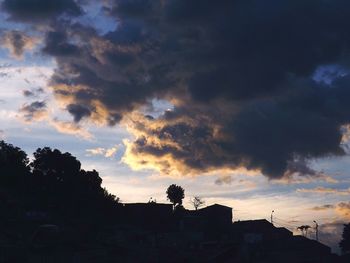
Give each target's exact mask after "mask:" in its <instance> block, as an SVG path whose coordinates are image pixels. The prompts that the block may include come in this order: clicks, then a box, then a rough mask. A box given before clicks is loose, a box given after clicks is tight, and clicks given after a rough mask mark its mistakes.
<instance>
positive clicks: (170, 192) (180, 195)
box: [166, 184, 185, 208]
mask: <svg viewBox="0 0 350 263" xmlns="http://www.w3.org/2000/svg"><path fill="white" fill-rule="evenodd" d="M166 194H167V198H168V200H169V201H170V202H171V203H173V205H174V208H175V206H179V205H182V199H184V198H185V190H184V189H183V188H182V187H181V186H179V185H176V184H172V185H170V186H169V187H168V189H167V190H166Z"/></svg>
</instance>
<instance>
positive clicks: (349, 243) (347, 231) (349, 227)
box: [339, 223, 350, 254]
mask: <svg viewBox="0 0 350 263" xmlns="http://www.w3.org/2000/svg"><path fill="white" fill-rule="evenodd" d="M339 246H340V248H341V251H342V252H343V253H344V254H346V253H350V223H348V224H345V225H344V229H343V234H342V240H341V241H340V242H339Z"/></svg>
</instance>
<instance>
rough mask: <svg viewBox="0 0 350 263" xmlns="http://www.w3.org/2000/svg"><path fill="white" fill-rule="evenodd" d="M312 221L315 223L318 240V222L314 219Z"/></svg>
mask: <svg viewBox="0 0 350 263" xmlns="http://www.w3.org/2000/svg"><path fill="white" fill-rule="evenodd" d="M314 223H315V229H316V241H318V224H317V222H316V221H315V220H314Z"/></svg>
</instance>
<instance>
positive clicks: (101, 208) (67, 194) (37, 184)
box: [0, 141, 120, 220]
mask: <svg viewBox="0 0 350 263" xmlns="http://www.w3.org/2000/svg"><path fill="white" fill-rule="evenodd" d="M33 155H34V159H33V161H32V162H31V163H29V159H28V157H27V154H26V153H25V152H24V151H22V150H21V149H20V148H18V147H14V146H13V145H11V144H7V143H5V142H4V141H0V168H1V171H0V175H1V176H0V187H1V186H5V187H6V188H4V189H5V190H6V193H7V194H8V195H10V196H9V197H8V198H9V199H11V200H16V202H19V203H20V204H22V205H25V206H26V207H30V208H31V209H39V210H43V211H46V212H49V213H50V214H51V215H52V214H55V215H56V216H59V217H67V218H74V217H80V218H84V219H89V220H90V219H91V220H95V219H97V220H100V219H102V218H103V214H104V215H110V214H113V213H111V211H112V209H113V208H115V207H116V206H117V205H118V203H119V201H120V200H119V198H118V197H116V196H115V195H112V194H110V193H109V192H108V191H107V190H106V189H104V188H102V187H101V185H102V178H101V177H100V176H99V174H98V172H97V171H96V170H92V171H85V170H83V169H81V163H80V161H79V160H77V158H76V157H74V156H73V155H71V154H70V153H68V152H66V153H62V152H61V151H59V150H57V149H54V150H52V149H51V148H49V147H44V148H38V149H37V150H36V151H35V152H34V154H33ZM5 183H7V184H5ZM8 185H10V186H11V187H8ZM7 190H11V191H7Z"/></svg>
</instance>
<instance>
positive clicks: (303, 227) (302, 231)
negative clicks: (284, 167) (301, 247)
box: [298, 225, 311, 237]
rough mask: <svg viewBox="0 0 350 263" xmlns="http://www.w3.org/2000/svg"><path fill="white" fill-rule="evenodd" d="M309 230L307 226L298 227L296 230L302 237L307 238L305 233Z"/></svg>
mask: <svg viewBox="0 0 350 263" xmlns="http://www.w3.org/2000/svg"><path fill="white" fill-rule="evenodd" d="M309 228H311V226H309V225H302V226H299V227H298V230H300V231H301V233H302V235H303V236H304V237H307V231H308V230H309Z"/></svg>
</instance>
